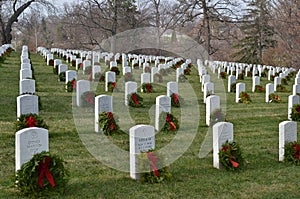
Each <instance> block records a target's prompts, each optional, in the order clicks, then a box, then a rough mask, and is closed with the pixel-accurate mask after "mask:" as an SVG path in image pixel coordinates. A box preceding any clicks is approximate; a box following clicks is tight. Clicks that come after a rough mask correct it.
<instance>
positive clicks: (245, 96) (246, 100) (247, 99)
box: [239, 92, 252, 104]
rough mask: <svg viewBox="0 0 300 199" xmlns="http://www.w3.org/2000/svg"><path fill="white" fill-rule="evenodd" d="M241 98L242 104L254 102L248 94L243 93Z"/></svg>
mask: <svg viewBox="0 0 300 199" xmlns="http://www.w3.org/2000/svg"><path fill="white" fill-rule="evenodd" d="M239 97H240V99H239V102H240V103H243V104H248V103H250V102H252V100H251V98H250V95H249V94H248V93H246V92H241V93H240V96H239Z"/></svg>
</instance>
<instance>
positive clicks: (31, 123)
mask: <svg viewBox="0 0 300 199" xmlns="http://www.w3.org/2000/svg"><path fill="white" fill-rule="evenodd" d="M26 123H27V125H26V126H27V127H29V128H30V127H36V126H37V121H36V120H35V119H34V117H33V116H30V117H29V118H28V117H27V118H26Z"/></svg>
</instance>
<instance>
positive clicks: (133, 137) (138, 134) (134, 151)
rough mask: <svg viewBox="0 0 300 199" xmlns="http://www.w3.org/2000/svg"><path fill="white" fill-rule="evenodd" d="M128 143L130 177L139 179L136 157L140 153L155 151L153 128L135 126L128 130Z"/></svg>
mask: <svg viewBox="0 0 300 199" xmlns="http://www.w3.org/2000/svg"><path fill="white" fill-rule="evenodd" d="M129 136H130V137H129V141H130V177H131V178H132V179H135V180H138V179H140V170H139V162H138V155H139V154H140V153H141V152H147V151H148V150H151V149H155V132H154V127H153V126H149V125H137V126H134V127H132V128H130V130H129Z"/></svg>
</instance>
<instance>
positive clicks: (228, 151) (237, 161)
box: [219, 141, 244, 171]
mask: <svg viewBox="0 0 300 199" xmlns="http://www.w3.org/2000/svg"><path fill="white" fill-rule="evenodd" d="M219 160H220V163H221V165H222V166H223V167H224V168H225V169H226V170H228V171H237V170H239V169H241V167H242V165H243V163H244V158H243V157H242V151H241V149H240V146H239V145H238V144H237V143H236V142H228V141H226V143H224V144H223V145H222V148H221V149H220V151H219Z"/></svg>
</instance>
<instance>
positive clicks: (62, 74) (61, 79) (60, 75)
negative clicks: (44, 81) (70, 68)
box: [58, 72, 66, 82]
mask: <svg viewBox="0 0 300 199" xmlns="http://www.w3.org/2000/svg"><path fill="white" fill-rule="evenodd" d="M58 79H59V81H61V82H65V81H66V72H61V73H59V75H58Z"/></svg>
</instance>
